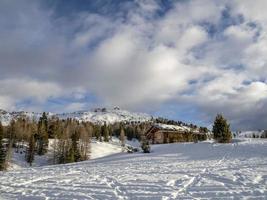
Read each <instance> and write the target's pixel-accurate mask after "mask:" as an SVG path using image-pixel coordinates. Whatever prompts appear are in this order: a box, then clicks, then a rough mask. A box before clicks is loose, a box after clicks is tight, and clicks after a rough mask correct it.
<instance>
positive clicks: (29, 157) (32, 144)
mask: <svg viewBox="0 0 267 200" xmlns="http://www.w3.org/2000/svg"><path fill="white" fill-rule="evenodd" d="M34 152H35V139H34V134H32V135H31V137H30V141H29V147H28V149H27V153H26V160H27V162H28V163H29V164H30V166H32V162H33V160H34Z"/></svg>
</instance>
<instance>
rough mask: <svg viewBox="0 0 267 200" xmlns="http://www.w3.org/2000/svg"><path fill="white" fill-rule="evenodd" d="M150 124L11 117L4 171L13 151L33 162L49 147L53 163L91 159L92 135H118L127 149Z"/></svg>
mask: <svg viewBox="0 0 267 200" xmlns="http://www.w3.org/2000/svg"><path fill="white" fill-rule="evenodd" d="M149 125H150V123H149V122H148V123H126V122H120V123H114V124H109V125H108V124H93V123H91V122H80V121H78V120H75V119H59V118H56V117H52V118H48V117H47V114H46V113H43V115H42V116H41V117H40V118H39V120H38V121H35V120H32V119H29V118H27V117H21V118H18V119H16V120H11V122H10V124H9V125H8V126H5V127H3V126H2V125H1V123H0V170H3V169H5V168H7V163H8V162H9V161H10V160H11V157H12V151H13V150H14V151H15V152H16V153H21V154H25V160H26V161H27V162H28V163H29V165H32V163H33V161H34V158H35V156H36V155H39V156H41V155H44V154H46V153H47V152H48V149H50V152H52V154H53V160H52V163H53V164H63V163H71V162H79V161H83V160H87V159H89V158H90V152H91V140H92V138H95V139H96V140H98V141H100V142H109V141H110V140H112V137H113V136H116V137H117V138H119V139H120V142H121V146H122V148H125V141H126V139H127V140H132V139H133V138H135V139H137V140H139V141H141V140H142V139H144V138H145V137H144V133H145V130H146V129H147V127H148V126H149ZM49 140H50V142H49Z"/></svg>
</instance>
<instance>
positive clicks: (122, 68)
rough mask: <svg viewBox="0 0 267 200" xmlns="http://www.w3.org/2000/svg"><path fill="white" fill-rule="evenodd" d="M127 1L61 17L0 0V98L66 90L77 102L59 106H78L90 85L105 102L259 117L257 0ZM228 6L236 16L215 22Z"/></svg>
mask: <svg viewBox="0 0 267 200" xmlns="http://www.w3.org/2000/svg"><path fill="white" fill-rule="evenodd" d="M25 2H26V3H27V6H26V4H25ZM133 4H135V5H136V6H133V7H132V8H131V9H130V10H129V12H128V13H127V15H125V16H124V17H118V16H120V15H117V16H116V17H110V15H109V16H105V15H99V14H92V13H86V12H83V13H78V14H77V15H72V16H71V17H72V19H71V20H72V21H71V22H72V23H68V20H67V19H64V17H63V19H54V18H53V16H52V15H51V13H53V12H47V10H43V8H42V7H40V6H38V4H37V3H36V2H35V1H30V0H29V1H20V3H19V4H14V3H11V2H10V1H3V2H1V3H0V5H2V6H0V11H3V12H2V13H1V12H0V13H1V14H0V19H2V20H0V26H1V27H3V28H2V29H1V30H0V37H1V38H3V40H2V41H3V42H1V44H0V67H1V74H0V84H1V88H0V105H1V107H5V108H8V107H14V106H15V105H16V103H17V102H19V101H21V100H23V99H26V98H32V99H34V101H35V103H37V104H38V102H39V103H40V104H42V103H43V104H44V103H45V101H46V100H47V99H49V98H59V97H68V98H73V99H74V100H75V101H76V100H79V102H78V103H77V102H71V103H70V104H69V105H68V106H65V107H64V108H62V107H60V109H61V108H62V109H67V110H74V109H83V108H85V107H86V105H88V102H86V103H84V102H80V100H82V99H83V98H84V97H85V95H86V94H87V93H93V94H95V95H96V96H97V97H99V98H100V99H101V100H102V101H103V102H104V103H105V104H107V105H120V106H122V107H124V108H131V109H135V110H136V109H140V108H146V109H147V110H155V109H156V108H157V106H159V105H161V104H162V103H164V102H167V101H177V102H179V105H187V106H188V105H190V106H192V107H196V108H197V109H199V110H201V111H202V113H201V116H203V115H204V116H206V117H207V121H211V117H212V116H213V115H214V114H215V113H217V112H221V111H224V112H225V114H226V115H227V116H228V117H229V119H230V120H231V121H232V122H233V123H235V125H234V126H236V127H242V123H243V122H244V121H246V124H250V127H253V128H254V127H256V126H258V127H262V128H263V127H264V125H263V124H264V122H265V121H266V118H267V115H266V114H264V113H262V110H263V109H264V108H266V104H267V103H266V102H267V97H266V95H265V91H266V77H267V58H266V55H267V48H266V43H267V37H266V35H267V34H266V31H267V15H266V12H264V10H266V9H267V5H266V1H265V0H257V1H253V2H252V1H249V0H244V1H243V0H242V1H239V0H235V1H227V0H225V1H214V0H204V1H198V0H191V1H177V2H175V3H173V5H174V6H173V8H172V9H170V10H168V11H167V13H165V14H163V15H162V16H158V14H157V11H159V10H161V9H162V8H161V7H160V6H159V4H158V2H157V1H135V3H133ZM21 6H22V8H23V9H21ZM1 7H2V9H1ZM127 8H128V7H127ZM227 9H228V12H229V13H228V14H229V15H230V18H233V19H235V18H238V17H240V18H242V20H240V22H238V23H233V24H231V25H229V26H228V27H223V26H224V25H223V24H224V21H223V20H224V19H223V14H222V11H223V10H224V11H225V10H227ZM5 10H9V12H7V11H5ZM4 11H5V12H4ZM3 19H9V20H8V21H7V20H3ZM68 19H69V18H68ZM203 24H209V25H210V26H213V27H215V33H214V35H213V36H212V34H211V30H209V29H207V27H206V26H203ZM224 28H225V29H224ZM216 31H217V32H216ZM177 99H178V100H177ZM179 105H177V106H179ZM55 109H56V108H55ZM203 113H204V114H203ZM249 113H250V114H251V113H253V114H251V116H253V118H257V116H258V117H261V118H262V120H260V122H258V123H255V119H254V120H253V118H248V117H245V116H244V115H248V114H249ZM257 113H258V114H257ZM242 119H243V120H242ZM249 120H250V121H251V122H250V123H247V121H249ZM265 128H266V125H265Z"/></svg>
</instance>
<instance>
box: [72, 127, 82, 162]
mask: <svg viewBox="0 0 267 200" xmlns="http://www.w3.org/2000/svg"><path fill="white" fill-rule="evenodd" d="M71 142H72V146H71V155H72V154H73V156H74V162H79V161H81V153H80V149H79V132H78V130H75V132H74V133H73V134H72V136H71Z"/></svg>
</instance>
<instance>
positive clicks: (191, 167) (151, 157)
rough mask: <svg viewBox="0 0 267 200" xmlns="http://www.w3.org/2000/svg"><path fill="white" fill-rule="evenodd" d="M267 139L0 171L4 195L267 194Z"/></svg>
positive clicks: (196, 196)
mask: <svg viewBox="0 0 267 200" xmlns="http://www.w3.org/2000/svg"><path fill="white" fill-rule="evenodd" d="M266 185H267V140H266V139H235V140H234V142H233V143H231V144H217V143H214V142H213V141H205V142H199V143H177V144H164V145H153V146H152V153H150V154H143V153H140V152H139V153H132V154H127V153H116V154H112V155H109V156H106V157H102V158H98V159H93V160H89V161H85V162H80V163H72V164H65V165H54V166H45V167H34V168H24V169H20V170H14V171H8V172H0V199H7V200H9V199H22V200H24V199H64V200H68V199H69V200H73V199H153V200H154V199H162V200H163V199H164V200H167V199H257V200H259V199H266V198H267V191H266Z"/></svg>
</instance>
